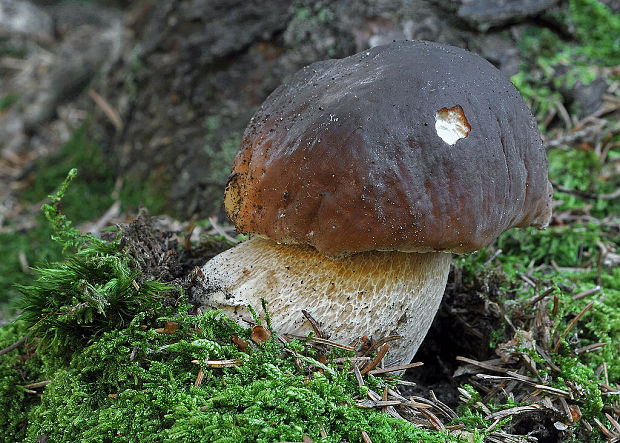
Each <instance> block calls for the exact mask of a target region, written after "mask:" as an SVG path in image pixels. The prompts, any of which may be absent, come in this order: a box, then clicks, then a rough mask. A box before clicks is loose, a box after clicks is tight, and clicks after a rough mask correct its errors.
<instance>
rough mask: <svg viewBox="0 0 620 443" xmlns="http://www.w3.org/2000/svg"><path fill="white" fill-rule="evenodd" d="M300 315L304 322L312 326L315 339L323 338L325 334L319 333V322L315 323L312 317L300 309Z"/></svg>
mask: <svg viewBox="0 0 620 443" xmlns="http://www.w3.org/2000/svg"><path fill="white" fill-rule="evenodd" d="M301 313H302V314H303V315H304V317H306V320H308V321H309V322H310V326H312V329H313V330H314V333H315V334H316V336H317V338H325V334H323V331H321V327H320V326H319V322H318V321H316V320H315V319H314V317H313V316H312V315H311V314H310V313H309V312H308V311H306V310H305V309H302V310H301Z"/></svg>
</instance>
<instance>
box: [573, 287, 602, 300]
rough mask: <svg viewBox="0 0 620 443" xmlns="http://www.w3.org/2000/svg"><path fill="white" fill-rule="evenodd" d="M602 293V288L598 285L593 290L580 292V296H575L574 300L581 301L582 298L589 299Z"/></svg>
mask: <svg viewBox="0 0 620 443" xmlns="http://www.w3.org/2000/svg"><path fill="white" fill-rule="evenodd" d="M599 292H601V287H600V286H598V285H596V286H595V287H593V288H592V289H588V290H587V291H583V292H580V293H579V294H576V295H573V300H581V299H582V298H586V297H589V296H590V295H594V294H598V293H599Z"/></svg>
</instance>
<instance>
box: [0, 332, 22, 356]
mask: <svg viewBox="0 0 620 443" xmlns="http://www.w3.org/2000/svg"><path fill="white" fill-rule="evenodd" d="M25 342H26V336H25V335H24V336H23V337H22V338H20V339H19V340H17V341H16V342H15V343H13V344H12V345H10V346H7V347H6V348H4V349H0V355H4V354H8V353H9V352H11V351H12V350H14V349H17V348H19V347H20V346H21V345H23V344H24V343H25Z"/></svg>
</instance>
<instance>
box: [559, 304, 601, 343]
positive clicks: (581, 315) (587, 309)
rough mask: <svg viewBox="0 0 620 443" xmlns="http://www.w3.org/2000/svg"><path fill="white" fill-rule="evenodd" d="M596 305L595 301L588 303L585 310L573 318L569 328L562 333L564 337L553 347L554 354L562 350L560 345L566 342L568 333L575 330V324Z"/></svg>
mask: <svg viewBox="0 0 620 443" xmlns="http://www.w3.org/2000/svg"><path fill="white" fill-rule="evenodd" d="M593 305H594V301H591V302H590V303H588V304H587V305H586V307H585V308H583V309H582V310H581V312H580V313H579V314H577V315H576V316H575V318H573V319H572V320H571V322H570V323H569V324H568V326H567V327H566V329H565V330H564V332H563V333H562V336H561V337H560V338H559V339H558V341H557V343H556V344H555V346H554V347H553V352H558V349H559V348H560V343H562V340H564V339H565V338H566V336H567V335H568V332H569V331H570V330H571V329H572V328H573V326H575V324H576V323H577V322H578V321H579V319H580V318H581V317H583V316H584V314H585V313H586V312H588V311H589V310H590V308H591V307H592V306H593Z"/></svg>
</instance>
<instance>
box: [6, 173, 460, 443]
mask: <svg viewBox="0 0 620 443" xmlns="http://www.w3.org/2000/svg"><path fill="white" fill-rule="evenodd" d="M75 174H76V173H75V171H72V172H71V173H70V174H69V177H68V178H67V180H66V181H65V183H64V184H63V186H61V188H60V190H59V192H58V193H57V194H56V195H54V196H52V203H51V204H48V205H44V212H45V215H46V216H47V218H48V219H49V222H50V224H51V226H52V230H53V232H54V235H53V238H54V239H55V240H57V241H58V242H60V243H61V245H62V246H64V247H65V249H68V250H72V251H73V252H72V253H71V254H70V255H69V256H68V258H67V259H65V260H64V261H61V262H58V263H51V264H49V265H47V266H46V267H40V268H39V269H38V270H37V272H38V278H37V279H36V280H35V281H34V282H33V283H32V284H31V285H27V286H21V287H20V291H21V292H22V295H23V303H22V305H23V308H24V314H23V315H22V319H21V320H20V321H19V322H17V323H14V324H12V325H11V326H9V327H5V328H3V329H2V330H1V331H2V333H1V334H0V340H2V343H3V344H4V343H10V342H11V341H15V340H17V339H18V338H19V337H20V336H21V335H22V334H24V333H25V332H26V331H27V336H26V346H20V347H18V348H17V349H16V350H14V351H12V352H11V353H9V354H6V355H5V356H4V358H3V359H2V361H1V362H0V377H2V379H1V380H2V385H1V386H0V390H1V391H2V392H3V393H4V394H5V395H4V396H3V397H2V400H1V401H2V406H3V409H2V414H4V415H3V416H2V417H0V422H1V423H10V424H11V426H7V427H3V428H0V440H7V441H9V440H17V439H21V438H25V439H26V441H37V440H40V439H47V440H49V441H86V442H87V441H102V440H103V441H112V440H113V441H132V442H133V441H170V440H173V441H235V442H242V441H248V442H250V441H251V442H254V441H263V442H270V441H274V440H297V441H299V440H301V439H302V438H303V436H304V435H308V436H310V437H311V438H313V439H314V440H315V441H324V442H331V441H333V442H340V441H342V440H348V441H352V442H356V441H362V433H361V431H362V430H364V431H365V432H367V433H368V435H369V436H370V437H371V439H372V440H373V441H377V442H382V441H384V442H390V441H446V439H449V438H451V437H449V436H448V435H447V434H446V433H439V432H430V431H424V430H421V429H419V428H417V427H415V426H414V425H412V424H411V423H409V422H406V421H403V420H396V419H394V418H392V417H390V416H388V415H386V414H384V413H381V412H378V411H374V410H364V409H360V408H359V407H357V404H356V399H357V398H360V397H364V396H365V395H366V391H365V390H364V389H362V388H360V387H359V386H358V384H357V381H356V379H355V377H354V376H353V374H352V373H351V372H349V370H348V369H349V368H348V367H347V366H345V367H342V365H340V366H338V365H336V364H334V363H330V361H329V360H328V361H327V362H326V363H320V362H319V361H317V360H316V359H315V356H316V354H315V353H313V352H312V351H313V350H311V349H310V348H309V346H308V345H307V344H306V343H305V342H292V343H288V344H283V343H281V342H279V341H277V340H276V339H275V338H274V337H275V334H273V335H272V338H271V339H269V340H268V341H267V342H266V343H264V344H259V343H253V342H252V341H251V329H243V328H241V327H240V326H239V325H237V324H236V323H234V322H232V321H230V320H229V319H227V318H226V317H224V316H222V315H220V313H219V312H217V311H209V312H206V313H204V314H198V315H192V314H190V313H191V312H192V311H193V308H192V307H190V306H188V305H185V304H184V302H183V300H184V294H183V291H182V290H180V289H177V290H173V289H172V288H171V286H170V285H169V284H167V283H165V282H159V281H143V280H142V279H141V275H142V272H141V271H143V270H141V269H140V268H139V266H138V265H137V264H138V263H139V262H140V261H139V260H138V259H137V257H133V256H132V255H131V251H133V249H128V248H123V247H122V246H121V242H119V241H111V242H107V241H103V240H101V239H98V238H96V237H94V236H91V235H83V234H80V233H79V231H77V230H76V229H74V228H73V227H72V225H71V223H70V221H69V220H68V219H67V218H66V217H65V216H64V215H63V214H62V213H61V212H60V207H61V203H62V197H63V196H64V194H65V191H66V189H67V186H68V184H69V182H70V180H71V179H72V178H73V177H74V176H75ZM134 252H135V251H134ZM171 291H172V292H176V293H175V294H172V295H174V297H168V296H167V295H170V294H167V293H168V292H171ZM267 326H269V322H268V321H267ZM239 343H245V344H246V345H247V347H246V346H240V345H239ZM213 360H216V361H223V360H226V361H232V362H233V364H232V367H224V368H220V367H216V366H217V365H216V366H214V365H213V364H211V363H209V361H213ZM319 369H321V370H322V371H319ZM45 379H47V380H50V382H49V384H47V385H46V387H45V388H44V390H42V389H43V388H42V387H38V388H36V389H39V391H38V392H41V390H42V392H41V394H42V395H41V399H40V403H39V402H38V398H37V396H36V395H34V394H36V392H28V391H26V390H24V389H22V388H20V386H24V385H27V384H29V383H32V382H38V381H41V380H45ZM366 383H367V387H366V388H365V389H368V388H369V387H370V388H373V389H377V390H378V389H381V388H382V386H384V385H385V384H386V383H387V381H385V380H381V379H376V378H374V377H372V376H369V377H368V378H367V380H366ZM31 391H32V390H31ZM322 434H323V435H327V437H322V436H321V435H322Z"/></svg>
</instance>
